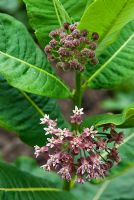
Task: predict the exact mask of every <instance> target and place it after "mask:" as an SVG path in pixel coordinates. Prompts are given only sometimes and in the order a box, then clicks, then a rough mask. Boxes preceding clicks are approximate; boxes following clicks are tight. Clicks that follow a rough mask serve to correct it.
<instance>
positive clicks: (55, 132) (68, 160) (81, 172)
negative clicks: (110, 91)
mask: <svg viewBox="0 0 134 200" xmlns="http://www.w3.org/2000/svg"><path fill="white" fill-rule="evenodd" d="M83 114H84V113H83V108H80V109H79V108H78V107H77V106H75V110H73V115H72V116H71V123H72V124H75V125H76V126H75V127H77V128H76V129H77V130H76V129H75V130H72V131H70V130H69V129H67V128H64V129H60V128H58V127H57V121H56V120H52V119H50V118H49V116H48V115H45V116H44V118H42V119H41V124H44V125H46V127H45V128H44V130H45V134H46V135H48V134H49V135H51V136H52V137H51V138H48V139H47V140H48V143H47V144H46V146H44V147H39V146H35V155H36V157H38V156H40V155H43V157H44V158H45V160H44V165H43V166H42V168H43V169H44V170H47V171H55V172H57V173H58V174H59V175H60V176H61V177H62V178H63V179H65V180H67V181H70V180H71V179H72V177H73V176H75V175H77V182H78V183H84V182H85V181H87V180H91V179H93V178H97V177H104V176H105V175H106V174H107V171H108V170H109V169H110V168H111V167H112V166H113V165H114V163H118V162H119V161H120V157H119V154H118V150H117V144H121V143H122V141H123V133H122V132H120V133H117V132H116V131H115V126H114V125H113V124H107V125H105V126H103V129H102V130H101V132H100V131H98V130H96V129H95V128H94V127H93V126H91V127H90V128H84V129H83V131H81V132H80V131H79V125H80V124H81V122H82V115H83ZM105 154H106V155H105Z"/></svg>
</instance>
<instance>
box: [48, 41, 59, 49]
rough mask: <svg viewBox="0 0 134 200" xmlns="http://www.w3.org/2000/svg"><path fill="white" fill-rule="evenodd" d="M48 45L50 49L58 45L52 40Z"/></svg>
mask: <svg viewBox="0 0 134 200" xmlns="http://www.w3.org/2000/svg"><path fill="white" fill-rule="evenodd" d="M49 44H50V46H51V47H55V46H56V45H57V44H58V42H57V41H56V40H55V39H53V40H51V41H50V42H49Z"/></svg>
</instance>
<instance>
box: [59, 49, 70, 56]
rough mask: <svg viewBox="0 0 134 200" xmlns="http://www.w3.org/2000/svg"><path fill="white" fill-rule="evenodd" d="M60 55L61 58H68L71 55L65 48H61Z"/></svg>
mask: <svg viewBox="0 0 134 200" xmlns="http://www.w3.org/2000/svg"><path fill="white" fill-rule="evenodd" d="M58 53H59V54H60V56H68V55H69V52H68V51H67V50H66V49H65V48H63V47H60V48H59V50H58Z"/></svg>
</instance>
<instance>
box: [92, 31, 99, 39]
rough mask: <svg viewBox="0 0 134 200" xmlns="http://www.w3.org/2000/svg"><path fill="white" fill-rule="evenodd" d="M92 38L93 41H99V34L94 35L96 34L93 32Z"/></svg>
mask: <svg viewBox="0 0 134 200" xmlns="http://www.w3.org/2000/svg"><path fill="white" fill-rule="evenodd" d="M92 38H93V40H98V39H99V34H98V33H96V32H94V33H93V34H92Z"/></svg>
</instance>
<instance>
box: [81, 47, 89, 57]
mask: <svg viewBox="0 0 134 200" xmlns="http://www.w3.org/2000/svg"><path fill="white" fill-rule="evenodd" d="M89 53H90V50H89V49H88V48H84V49H82V51H81V54H82V55H83V56H88V55H89Z"/></svg>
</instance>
